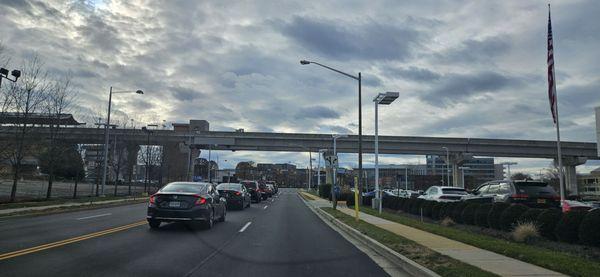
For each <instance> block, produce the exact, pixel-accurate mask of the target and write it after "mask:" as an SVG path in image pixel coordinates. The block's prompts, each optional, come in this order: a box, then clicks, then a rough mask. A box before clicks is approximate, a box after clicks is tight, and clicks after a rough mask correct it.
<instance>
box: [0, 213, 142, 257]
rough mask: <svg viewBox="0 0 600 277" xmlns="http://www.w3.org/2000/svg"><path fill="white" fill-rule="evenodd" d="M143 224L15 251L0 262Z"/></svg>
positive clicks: (0, 255) (7, 254)
mask: <svg viewBox="0 0 600 277" xmlns="http://www.w3.org/2000/svg"><path fill="white" fill-rule="evenodd" d="M144 224H146V221H145V220H143V221H139V222H135V223H131V224H127V225H123V226H119V227H115V228H111V229H107V230H103V231H99V232H95V233H91V234H87V235H82V236H78V237H74V238H70V239H65V240H61V241H55V242H51V243H47V244H43V245H38V246H34V247H30V248H26V249H21V250H17V251H13V252H8V253H4V254H0V261H1V260H6V259H10V258H14V257H18V256H22V255H27V254H31V253H34V252H38V251H42V250H46V249H50V248H55V247H59V246H63V245H66V244H70V243H75V242H78V241H82V240H87V239H91V238H95V237H100V236H104V235H108V234H111V233H115V232H119V231H123V230H127V229H131V228H133V227H137V226H141V225H144Z"/></svg>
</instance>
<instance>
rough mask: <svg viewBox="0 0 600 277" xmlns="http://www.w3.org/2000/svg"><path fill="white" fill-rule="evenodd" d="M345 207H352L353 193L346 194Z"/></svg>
mask: <svg viewBox="0 0 600 277" xmlns="http://www.w3.org/2000/svg"><path fill="white" fill-rule="evenodd" d="M346 206H348V207H350V206H354V193H348V194H346Z"/></svg>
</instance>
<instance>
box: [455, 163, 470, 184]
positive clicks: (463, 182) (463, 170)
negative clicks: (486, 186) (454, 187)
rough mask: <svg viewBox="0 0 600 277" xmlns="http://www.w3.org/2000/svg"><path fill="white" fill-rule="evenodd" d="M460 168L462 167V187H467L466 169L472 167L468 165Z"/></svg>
mask: <svg viewBox="0 0 600 277" xmlns="http://www.w3.org/2000/svg"><path fill="white" fill-rule="evenodd" d="M458 169H460V170H461V172H462V174H461V175H462V188H465V169H471V168H470V167H468V166H461V167H459V168H458Z"/></svg>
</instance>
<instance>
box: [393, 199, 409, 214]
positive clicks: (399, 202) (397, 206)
mask: <svg viewBox="0 0 600 277" xmlns="http://www.w3.org/2000/svg"><path fill="white" fill-rule="evenodd" d="M405 200H406V198H398V200H397V201H396V202H395V203H394V206H393V208H392V209H394V210H396V211H398V210H402V206H403V205H404V201H405Z"/></svg>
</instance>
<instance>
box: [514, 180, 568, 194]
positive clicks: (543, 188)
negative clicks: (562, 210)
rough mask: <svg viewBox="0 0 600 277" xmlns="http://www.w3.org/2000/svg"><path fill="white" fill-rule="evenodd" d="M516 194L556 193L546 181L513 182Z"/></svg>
mask: <svg viewBox="0 0 600 277" xmlns="http://www.w3.org/2000/svg"><path fill="white" fill-rule="evenodd" d="M515 188H516V189H517V194H528V195H540V196H542V195H544V196H556V195H558V193H557V192H556V191H555V190H554V188H552V187H551V186H550V185H548V183H543V182H515Z"/></svg>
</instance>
